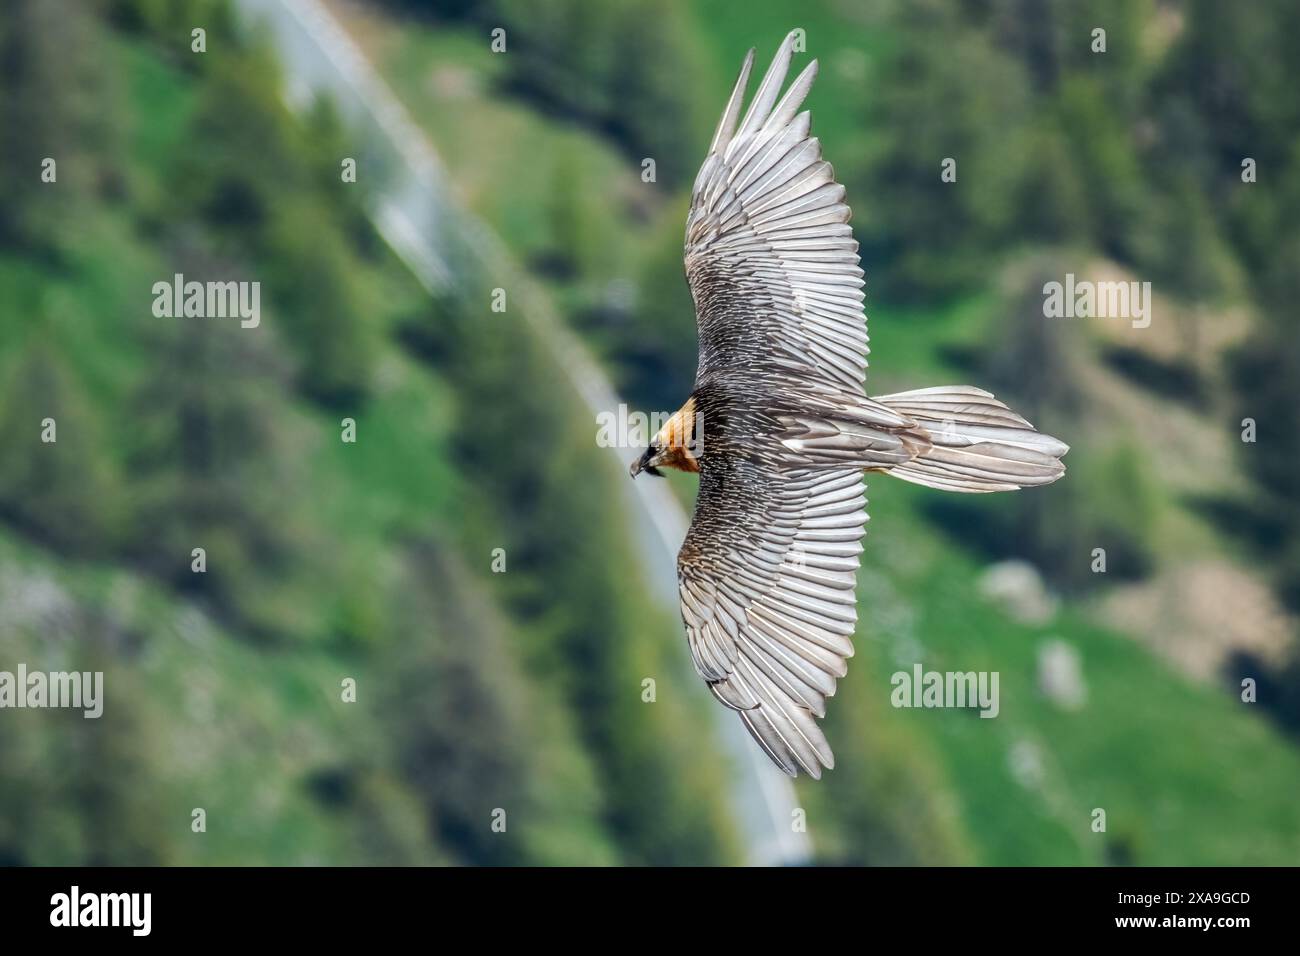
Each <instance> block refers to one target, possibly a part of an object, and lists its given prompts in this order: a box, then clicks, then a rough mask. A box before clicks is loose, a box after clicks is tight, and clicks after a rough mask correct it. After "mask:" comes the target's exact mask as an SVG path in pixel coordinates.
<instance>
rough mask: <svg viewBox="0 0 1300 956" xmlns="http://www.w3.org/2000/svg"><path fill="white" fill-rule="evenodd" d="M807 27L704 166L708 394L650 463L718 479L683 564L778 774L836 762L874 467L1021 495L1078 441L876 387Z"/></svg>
mask: <svg viewBox="0 0 1300 956" xmlns="http://www.w3.org/2000/svg"><path fill="white" fill-rule="evenodd" d="M794 38H795V34H793V33H792V34H790V35H789V36H787V37H786V39H785V41H784V42H783V43H782V44H781V47H780V49H779V50H777V53H776V57H775V58H774V59H773V61H772V65H771V66H770V67H769V68H768V70H767V73H766V74H765V75H764V77H763V80H762V82H761V83H760V84H759V86H758V89H757V91H756V92H755V93H754V97H753V99H752V100H751V101H750V103H749V107H748V109H746V110H745V112H744V115H743V116H742V115H741V108H742V105H743V101H744V98H745V92H746V88H747V87H748V84H749V74H750V70H751V68H752V66H753V60H754V51H753V50H751V51H750V52H749V54H748V56H746V57H745V62H744V64H743V66H742V67H741V70H740V77H739V78H738V79H737V80H736V86H735V89H734V90H733V91H732V94H731V98H730V99H729V100H728V101H727V105H726V108H725V109H724V110H723V112H722V118H721V120H720V121H719V122H718V127H717V131H716V133H715V134H714V136H713V141H712V143H711V144H710V146H709V152H708V155H707V157H706V158H705V160H704V165H703V166H702V167H701V168H700V172H699V175H698V176H697V177H696V180H695V186H694V190H693V193H692V197H691V209H690V213H689V215H688V217H687V221H686V250H685V257H686V278H687V282H688V283H689V285H690V288H691V294H692V296H693V297H694V300H695V311H696V317H697V323H698V330H699V366H698V370H697V372H696V377H695V387H694V389H693V390H692V392H691V395H690V397H689V399H688V400H687V402H686V404H685V405H684V406H683V407H682V408H681V409H680V410H679V411H678V412H677V413H676V414H675V415H674V416H673V417H672V418H671V419H670V420H669V422H668V423H667V424H666V425H665V426H664V428H663V429H662V430H661V431H660V432H659V433H658V434H657V435H656V436H655V437H654V439H652V441H651V442H650V447H649V448H647V449H646V451H645V453H644V454H643V455H642V456H641V457H640V459H639V460H637V461H635V462H633V464H632V468H631V472H632V475H633V477H635V476H636V475H637V474H638V473H639V472H641V471H648V472H650V473H651V474H659V472H658V469H659V468H661V467H669V468H678V469H682V470H686V471H692V472H698V473H699V476H700V488H699V495H698V497H697V499H696V504H695V514H694V517H693V518H692V520H691V527H690V530H689V531H688V532H687V534H686V540H685V541H684V542H683V543H682V548H681V552H680V553H679V554H678V558H677V573H678V587H679V593H680V597H681V611H682V621H683V623H684V624H685V626H686V639H687V643H688V644H689V646H690V650H691V656H692V658H693V660H694V663H695V668H696V670H697V671H698V672H699V674H700V676H701V677H703V678H704V680H705V681H706V682H707V683H708V685H709V689H710V690H712V691H713V694H714V696H716V697H717V698H718V699H719V700H720V701H722V703H724V704H725V705H727V706H728V707H730V708H732V709H734V710H735V711H736V712H737V713H738V714H739V715H740V719H741V720H742V721H743V722H744V724H745V726H746V728H748V730H749V732H750V733H751V734H752V735H753V737H754V739H755V740H756V741H757V742H758V744H759V745H760V746H761V747H762V748H763V750H764V751H765V752H766V753H767V755H768V756H769V757H771V758H772V760H773V762H775V763H776V765H777V766H778V767H780V768H781V769H782V770H784V771H785V772H786V773H788V774H790V775H792V776H793V775H796V774H797V773H798V772H799V771H801V770H802V771H803V772H805V773H808V774H810V775H811V776H813V777H820V776H821V772H822V768H823V767H825V768H830V767H833V766H834V763H835V758H834V755H833V754H832V753H831V748H830V746H829V745H828V743H827V742H826V737H825V735H824V734H823V733H822V732H821V728H820V727H818V725H817V720H816V719H817V718H819V717H822V716H824V715H825V713H826V699H827V698H828V697H830V696H832V695H833V694H834V693H835V684H836V681H837V680H838V679H839V678H841V677H843V676H844V675H845V673H846V672H847V669H848V664H847V660H848V658H850V657H852V656H853V643H852V637H853V631H854V624H855V622H856V620H857V604H856V599H855V594H854V588H855V585H856V582H857V570H858V559H859V555H860V554H861V552H862V544H861V538H862V536H863V532H864V528H865V525H866V521H867V512H866V504H867V501H866V497H865V486H864V482H863V473H864V472H867V471H879V472H885V473H887V474H891V475H894V476H896V477H899V478H903V479H905V480H907V481H911V482H915V483H916V484H921V485H928V486H930V487H932V488H941V489H945V490H948V491H961V492H988V491H1009V490H1014V489H1017V488H1024V487H1028V486H1031V485H1045V484H1049V483H1051V482H1053V481H1055V480H1056V479H1057V478H1059V477H1061V475H1062V474H1064V473H1065V466H1064V465H1063V464H1062V463H1061V461H1060V459H1061V456H1063V455H1064V454H1065V453H1066V451H1068V450H1069V449H1068V447H1067V446H1066V445H1065V444H1063V443H1062V442H1060V441H1058V440H1057V439H1055V438H1052V437H1050V436H1048V435H1043V434H1040V433H1039V432H1037V431H1036V430H1035V429H1034V427H1033V426H1032V425H1030V424H1029V422H1027V421H1025V419H1023V418H1021V417H1020V416H1019V415H1017V414H1016V413H1015V412H1013V411H1011V410H1010V409H1009V408H1007V407H1006V406H1005V405H1004V404H1002V403H1001V402H999V401H998V400H997V399H995V398H994V397H993V396H992V395H990V394H989V393H988V392H985V391H981V390H980V389H978V388H972V387H970V386H965V385H958V386H944V387H939V388H926V389H919V390H916V391H910V392H899V393H897V394H893V395H882V396H878V397H876V398H868V397H867V396H866V394H865V392H864V385H865V381H866V370H867V358H866V356H867V352H868V348H867V323H866V316H865V314H864V313H863V309H862V301H863V293H862V285H863V279H862V275H863V273H862V269H861V268H860V267H859V265H858V244H857V242H856V241H855V240H854V239H853V235H852V231H851V230H850V228H849V224H848V223H849V218H850V215H851V212H850V210H849V207H848V206H847V205H846V204H845V202H844V187H843V186H841V185H840V184H839V183H837V182H836V181H835V175H834V172H833V170H832V169H831V166H830V164H829V163H827V162H826V161H824V160H823V159H822V156H821V144H820V143H819V142H818V140H817V139H816V138H815V137H810V136H809V126H810V116H809V113H808V112H807V111H806V110H805V111H803V112H800V110H799V107H800V106H801V105H802V103H803V101H804V98H805V97H806V96H807V95H808V91H809V89H810V88H811V87H812V84H813V80H814V79H815V78H816V76H817V61H816V60H813V61H812V62H811V63H810V64H808V66H807V67H806V68H805V69H804V70H803V72H801V73H800V74H799V76H798V77H797V78H796V79H795V80H794V82H793V83H791V84H790V86H789V88H788V89H787V90H786V91H785V93H784V95H781V88H782V87H783V86H784V84H785V78H786V74H787V72H788V71H789V68H790V60H791V55H792V53H793V48H794Z"/></svg>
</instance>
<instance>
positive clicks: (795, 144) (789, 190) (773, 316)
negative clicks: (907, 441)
mask: <svg viewBox="0 0 1300 956" xmlns="http://www.w3.org/2000/svg"><path fill="white" fill-rule="evenodd" d="M795 36H796V34H794V33H791V34H790V35H789V36H787V37H786V38H785V41H784V42H783V43H782V44H781V47H780V49H779V50H778V51H777V53H776V57H775V58H774V59H773V61H772V65H771V67H770V68H769V69H768V71H767V75H766V76H764V77H763V82H762V83H761V84H759V87H758V90H757V91H756V92H755V94H754V98H753V100H752V101H751V102H750V105H749V109H748V110H747V111H746V112H745V115H744V118H743V119H742V118H740V108H741V102H742V100H743V99H744V96H745V88H746V86H747V84H748V81H749V73H750V69H751V67H752V66H753V60H754V51H753V50H750V52H749V55H748V56H747V57H746V58H745V63H744V66H743V67H742V68H741V71H740V77H739V79H737V81H736V86H735V89H734V90H733V91H732V94H731V99H730V100H729V101H728V103H727V107H726V109H725V110H724V111H723V114H722V119H721V120H720V121H719V123H718V128H717V132H716V133H715V134H714V137H713V142H712V143H711V144H710V146H709V153H708V156H707V157H706V158H705V160H704V165H703V166H702V167H701V168H700V172H699V175H698V176H697V177H696V180H695V188H694V191H693V193H692V196H691V210H690V214H689V216H688V217H687V221H686V250H685V258H686V277H687V281H688V283H689V284H690V287H691V293H692V295H693V296H694V299H695V312H696V316H697V318H698V322H699V339H700V358H699V370H698V372H697V375H696V382H697V384H698V383H699V382H700V381H702V380H703V379H704V377H705V376H706V375H707V374H708V373H709V372H710V371H712V370H715V369H720V368H732V369H735V368H744V369H746V370H747V371H748V372H750V373H752V374H754V375H756V376H761V375H766V374H774V375H776V376H780V377H784V378H786V379H787V380H790V381H793V382H796V383H800V384H806V385H814V384H815V385H820V386H825V387H831V388H835V389H844V390H847V391H848V392H849V393H850V394H856V395H861V394H862V387H863V382H864V380H865V376H866V368H867V360H866V353H867V324H866V317H865V315H864V314H863V311H862V284H863V282H862V269H861V268H860V267H859V265H858V252H857V250H858V244H857V242H856V241H855V240H854V239H853V234H852V231H851V230H850V228H849V217H850V215H851V212H850V210H849V207H848V206H847V205H845V203H844V187H843V186H841V185H840V184H839V183H837V182H835V174H834V171H833V170H832V169H831V166H830V163H827V162H825V161H824V160H823V159H822V157H821V144H820V142H819V141H818V140H817V139H816V138H815V137H810V136H809V134H808V133H809V125H810V117H809V114H808V112H807V111H806V110H805V111H804V112H798V110H799V107H800V105H801V104H802V103H803V100H804V97H806V96H807V95H808V91H809V89H810V88H811V87H812V83H813V80H814V78H815V77H816V75H817V61H816V60H814V61H812V63H810V64H809V65H808V67H807V68H806V69H805V70H804V71H803V72H802V73H800V74H799V76H798V77H797V78H796V79H795V81H794V82H793V83H792V84H791V85H790V88H789V90H788V91H787V92H786V93H785V95H784V96H782V97H781V99H780V101H779V102H778V101H777V97H778V95H779V94H780V92H781V86H782V85H783V84H784V82H785V77H786V72H787V71H788V70H789V67H790V57H791V54H792V52H793V46H794V39H795ZM737 124H739V125H737Z"/></svg>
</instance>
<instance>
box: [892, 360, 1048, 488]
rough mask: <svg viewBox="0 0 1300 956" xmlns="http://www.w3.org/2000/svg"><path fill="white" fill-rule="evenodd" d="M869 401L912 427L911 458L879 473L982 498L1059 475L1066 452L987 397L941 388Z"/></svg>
mask: <svg viewBox="0 0 1300 956" xmlns="http://www.w3.org/2000/svg"><path fill="white" fill-rule="evenodd" d="M874 401H876V402H879V403H880V404H881V405H885V406H887V407H888V408H890V409H892V410H893V411H895V412H897V413H898V414H899V415H900V416H901V417H903V418H906V419H909V420H910V421H911V422H913V423H914V426H913V427H912V428H909V429H908V430H907V431H906V432H905V433H904V435H905V438H906V440H907V443H908V444H909V445H914V449H913V450H914V454H913V457H911V458H909V459H908V460H907V461H905V462H901V463H899V464H896V465H892V466H889V467H886V468H883V469H881V470H883V471H887V472H888V473H889V474H891V475H893V476H894V477H896V478H902V479H903V480H904V481H910V482H913V483H914V484H918V485H926V486H928V487H930V488H942V489H943V490H945V491H962V492H970V493H981V492H988V491H1014V490H1016V489H1017V488H1029V487H1032V486H1034V485H1049V484H1051V483H1052V482H1054V481H1056V479H1058V478H1060V477H1061V476H1062V475H1063V474H1065V465H1064V464H1063V463H1062V462H1061V457H1062V456H1063V455H1064V454H1065V453H1066V452H1068V451H1069V450H1070V446H1069V445H1067V444H1065V442H1063V441H1060V440H1059V439H1057V438H1053V437H1052V436H1051V435H1044V434H1043V433H1042V432H1039V431H1037V430H1036V429H1035V428H1034V426H1033V425H1031V424H1030V423H1029V422H1027V421H1026V420H1025V419H1024V418H1022V417H1021V416H1020V415H1017V414H1016V413H1015V412H1013V411H1012V410H1011V409H1009V408H1007V406H1006V405H1004V404H1003V403H1002V402H999V401H998V400H997V399H996V398H994V397H993V396H992V395H991V394H989V393H988V392H986V391H983V390H982V389H978V388H974V387H972V386H970V385H942V386H939V387H938V388H920V389H916V390H914V391H911V392H898V393H896V394H894V395H880V396H877V397H876V398H875V399H874Z"/></svg>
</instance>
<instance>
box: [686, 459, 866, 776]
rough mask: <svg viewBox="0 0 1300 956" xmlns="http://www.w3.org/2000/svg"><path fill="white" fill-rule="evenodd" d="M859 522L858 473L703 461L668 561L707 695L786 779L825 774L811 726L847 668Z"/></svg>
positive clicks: (820, 743)
mask: <svg viewBox="0 0 1300 956" xmlns="http://www.w3.org/2000/svg"><path fill="white" fill-rule="evenodd" d="M866 521H867V513H866V497H865V495H864V491H863V481H862V469H861V468H860V467H855V466H851V467H848V468H836V469H825V468H823V469H803V470H793V471H791V470H782V471H779V472H778V470H777V469H776V468H775V467H773V466H771V465H766V464H763V463H761V462H760V461H756V460H751V459H747V458H743V457H738V456H727V455H716V456H710V455H709V454H708V453H707V452H706V454H705V456H704V458H703V467H702V468H701V471H700V491H699V496H698V497H697V499H696V503H695V515H694V517H693V518H692V519H691V527H690V531H688V532H687V534H686V540H685V541H684V542H683V543H682V548H681V552H680V553H679V554H678V556H677V579H678V591H679V596H680V598H681V608H682V621H683V622H684V623H685V625H686V638H687V642H688V643H689V645H690V648H691V656H692V658H693V660H694V662H695V668H696V670H697V671H698V672H699V673H700V676H701V677H703V678H704V679H705V681H707V682H708V685H709V689H710V690H712V691H713V693H714V695H715V696H716V697H717V698H718V699H719V700H720V701H722V702H723V703H724V704H726V705H727V706H728V707H730V708H732V709H734V710H736V711H739V713H740V717H741V720H742V721H743V722H744V724H745V727H746V728H747V729H748V730H749V732H750V733H751V734H752V735H753V737H754V739H755V740H757V741H758V743H759V744H760V745H761V746H762V748H763V749H764V750H765V751H766V752H767V754H768V756H769V757H771V758H772V760H773V761H774V762H775V763H776V764H777V766H779V767H780V768H781V769H782V770H784V771H785V772H786V773H788V774H790V775H791V776H794V775H795V774H797V773H798V772H799V771H800V770H803V771H804V772H805V773H807V774H810V775H811V776H813V777H820V776H821V771H822V767H832V766H834V763H835V758H834V755H833V754H832V753H831V748H830V745H829V744H828V743H827V742H826V737H825V735H823V734H822V731H821V728H819V727H818V726H817V722H816V719H815V718H818V717H822V716H825V714H826V698H827V697H830V696H831V695H833V694H834V693H835V682H836V680H837V679H838V678H840V677H843V676H844V675H845V673H846V672H847V670H848V664H847V658H849V657H852V656H853V643H852V640H851V638H852V636H853V628H854V623H855V622H856V620H857V609H856V600H855V597H854V587H855V585H856V583H857V569H858V556H859V555H860V554H861V552H862V544H861V542H860V539H861V538H862V534H863V530H864V526H865V524H866Z"/></svg>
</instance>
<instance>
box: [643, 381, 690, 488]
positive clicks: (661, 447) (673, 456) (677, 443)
mask: <svg viewBox="0 0 1300 956" xmlns="http://www.w3.org/2000/svg"><path fill="white" fill-rule="evenodd" d="M700 426H701V423H700V422H699V421H698V418H697V415H696V412H695V399H693V398H692V399H690V400H689V401H687V403H686V404H685V405H683V406H682V407H681V408H680V409H678V410H677V411H676V412H674V413H673V416H672V417H671V418H670V419H668V421H667V422H665V423H664V427H663V428H661V429H659V431H658V432H656V433H655V436H654V437H653V438H651V439H650V444H649V446H648V447H647V448H646V450H645V453H644V454H642V455H641V457H640V458H638V459H637V460H636V461H634V462H632V467H631V468H629V469H628V473H629V474H630V475H631V476H632V477H633V478H635V477H636V476H637V475H639V474H640V473H641V472H643V471H644V472H646V473H647V474H651V475H654V476H655V477H656V478H662V477H663V472H661V471H660V470H659V469H660V468H676V469H677V470H678V471H695V472H698V471H699V470H700V462H699V441H700V436H699V432H700V431H701V430H702V429H701V427H700Z"/></svg>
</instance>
